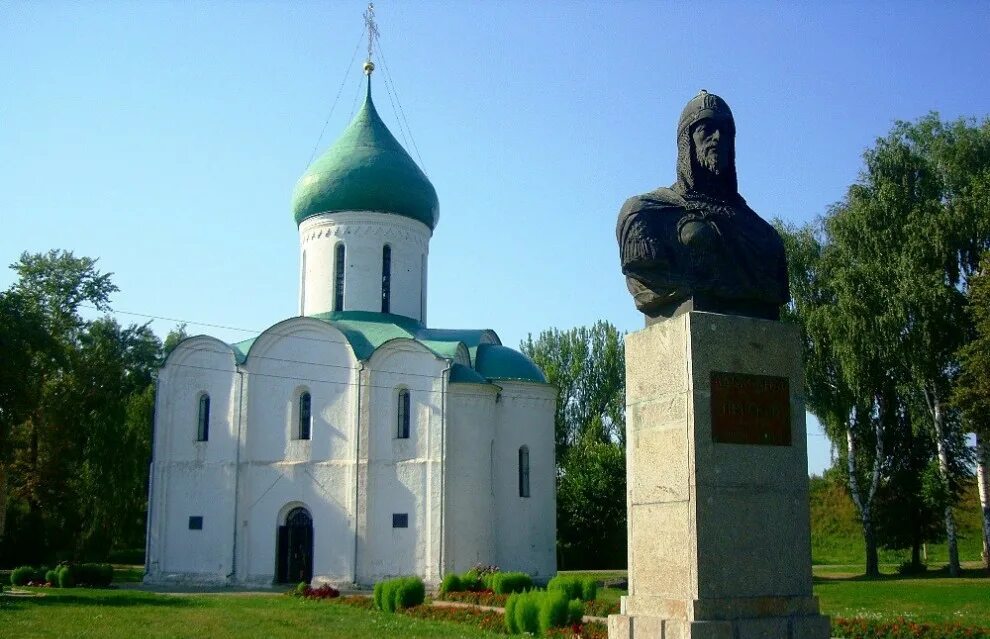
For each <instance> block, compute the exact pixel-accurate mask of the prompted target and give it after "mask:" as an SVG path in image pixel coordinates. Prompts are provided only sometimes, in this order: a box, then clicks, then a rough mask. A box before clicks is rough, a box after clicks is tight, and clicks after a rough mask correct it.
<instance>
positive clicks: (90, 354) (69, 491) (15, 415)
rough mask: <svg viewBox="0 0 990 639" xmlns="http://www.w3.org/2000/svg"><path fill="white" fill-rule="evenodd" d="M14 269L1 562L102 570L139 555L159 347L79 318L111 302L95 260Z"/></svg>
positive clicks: (4, 300) (6, 306)
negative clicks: (128, 552)
mask: <svg viewBox="0 0 990 639" xmlns="http://www.w3.org/2000/svg"><path fill="white" fill-rule="evenodd" d="M11 268H13V269H14V270H15V271H16V272H17V274H18V276H19V277H18V280H17V281H16V282H15V284H14V285H13V286H12V287H11V288H10V289H9V290H7V291H4V292H3V293H0V348H2V349H3V355H4V362H5V366H4V367H3V369H4V372H3V373H2V374H0V385H2V388H0V422H2V426H0V427H2V430H0V438H5V441H4V446H2V447H0V451H2V453H0V507H2V510H3V512H4V513H5V514H6V515H8V517H7V521H6V524H7V525H6V527H5V529H0V551H2V552H0V554H2V555H3V556H4V557H9V558H11V559H9V560H10V561H14V560H15V559H16V560H18V561H21V562H32V561H43V560H45V561H47V560H51V559H54V558H57V557H73V556H75V557H79V556H92V557H96V558H102V559H105V558H106V555H107V553H108V552H109V550H110V549H111V548H114V547H116V548H125V547H135V546H140V545H141V543H142V539H143V534H144V514H145V509H146V499H147V497H146V495H147V468H148V460H149V457H150V446H151V441H150V437H151V425H152V421H151V420H152V412H153V406H154V376H155V374H156V371H157V368H158V366H159V364H160V361H161V357H162V344H161V342H160V341H159V340H158V338H157V337H155V335H154V334H153V333H152V332H151V330H150V329H149V328H148V327H147V326H136V325H132V326H129V327H126V328H125V327H121V326H120V325H118V324H117V323H116V322H115V321H114V320H112V319H110V318H108V317H104V318H101V319H97V320H95V321H94V320H86V319H84V318H83V316H82V315H81V309H85V308H89V309H91V310H97V311H106V310H109V300H110V296H111V295H112V294H113V293H114V292H116V291H117V287H116V286H115V285H114V284H113V282H112V280H111V276H110V274H104V273H101V272H100V271H99V270H98V269H97V267H96V260H93V259H90V258H86V257H76V256H74V255H73V254H72V253H71V252H67V251H51V252H49V253H46V254H34V255H32V254H27V253H25V254H24V255H22V256H21V258H20V260H19V261H18V262H17V263H15V264H13V265H11ZM7 362H10V363H12V364H13V366H15V367H16V368H14V369H13V370H16V374H14V373H13V372H12V371H11V368H8V366H7V365H6V364H7ZM5 479H6V481H4V480H5ZM4 498H8V499H7V503H6V504H4V503H3V500H4Z"/></svg>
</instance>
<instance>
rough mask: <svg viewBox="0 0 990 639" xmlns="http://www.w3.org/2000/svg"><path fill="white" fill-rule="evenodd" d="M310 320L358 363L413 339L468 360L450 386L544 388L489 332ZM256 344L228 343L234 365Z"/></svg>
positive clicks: (386, 319) (387, 319)
mask: <svg viewBox="0 0 990 639" xmlns="http://www.w3.org/2000/svg"><path fill="white" fill-rule="evenodd" d="M309 317H311V318H312V319H316V320H320V321H323V322H326V323H327V324H330V325H331V326H333V327H334V328H336V329H337V330H339V331H340V332H341V333H343V334H344V337H345V338H346V339H347V342H348V344H350V346H351V349H352V350H353V351H354V355H355V356H356V357H357V358H358V359H360V360H364V361H367V360H368V359H370V358H371V356H372V354H373V353H374V352H375V350H376V349H377V348H378V347H380V346H382V345H383V344H385V343H386V342H389V341H391V340H393V339H411V340H415V341H417V342H419V343H420V344H422V345H423V346H425V347H426V348H428V349H429V350H430V351H432V352H433V353H435V354H436V355H437V356H438V357H443V358H445V359H453V358H454V357H455V356H456V355H457V351H458V349H459V347H460V346H461V345H463V346H464V347H465V348H466V349H467V351H468V353H469V355H470V358H471V364H472V368H469V367H466V366H463V365H462V364H454V367H453V368H452V369H451V377H450V381H451V382H453V383H457V382H463V383H475V384H478V383H487V382H489V381H491V380H500V379H501V380H524V381H531V382H539V383H544V384H545V383H546V378H545V377H544V376H543V373H542V372H541V371H540V369H539V368H538V367H537V366H536V364H534V363H533V361H532V360H531V359H529V358H528V357H526V356H525V355H523V354H522V353H519V352H517V351H514V350H512V349H511V348H508V347H507V346H502V345H501V343H499V339H498V335H496V334H495V333H494V332H493V331H489V330H449V329H434V328H427V327H425V326H423V325H422V324H420V323H419V322H418V321H416V320H414V319H412V318H411V317H405V316H403V315H393V314H391V313H373V312H370V311H339V312H332V313H318V314H316V315H310V316H309ZM256 340H257V338H256V337H255V338H251V339H247V340H244V341H242V342H237V343H236V344H231V347H232V348H233V349H234V352H235V355H236V358H237V363H239V364H243V363H244V362H245V361H247V359H248V357H249V353H250V350H251V347H252V346H253V345H254V343H255V341H256Z"/></svg>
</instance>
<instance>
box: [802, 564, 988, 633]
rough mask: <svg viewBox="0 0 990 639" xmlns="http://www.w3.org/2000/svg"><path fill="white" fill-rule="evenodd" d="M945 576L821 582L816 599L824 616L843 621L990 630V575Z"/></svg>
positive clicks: (818, 580)
mask: <svg viewBox="0 0 990 639" xmlns="http://www.w3.org/2000/svg"><path fill="white" fill-rule="evenodd" d="M940 574H941V573H929V575H925V576H922V577H916V578H903V577H896V576H893V575H891V576H887V577H884V578H882V579H880V580H866V579H863V578H862V577H860V576H857V577H817V578H816V579H815V594H816V595H818V599H819V601H820V602H821V607H822V611H823V612H824V613H826V614H829V615H833V616H837V617H867V618H869V619H884V620H892V619H894V618H896V617H905V618H907V619H911V620H913V621H921V622H957V623H961V624H964V625H967V626H977V627H981V628H987V627H990V605H987V604H988V602H990V595H988V593H990V578H988V577H987V576H986V573H982V574H977V573H975V572H973V574H972V576H965V577H959V578H955V579H949V578H945V577H942V576H940Z"/></svg>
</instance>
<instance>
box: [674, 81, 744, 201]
mask: <svg viewBox="0 0 990 639" xmlns="http://www.w3.org/2000/svg"><path fill="white" fill-rule="evenodd" d="M706 119H712V120H718V121H719V122H720V123H722V124H724V125H726V126H725V128H723V133H724V134H726V135H727V136H728V141H727V142H728V145H729V168H728V170H727V171H726V172H725V173H724V174H722V175H720V176H719V177H718V178H717V179H718V180H719V181H721V182H722V185H721V189H719V188H716V187H715V185H712V184H709V183H708V180H709V178H708V174H707V173H702V169H701V167H700V166H698V163H697V161H696V160H695V159H694V149H693V148H692V147H693V145H694V143H693V141H692V140H691V129H692V128H693V127H694V125H695V124H697V123H698V122H701V121H702V120H706ZM672 188H673V190H674V191H676V192H678V193H679V194H681V195H688V194H692V193H701V194H705V195H713V194H714V192H715V191H719V190H721V191H722V194H723V195H728V194H732V195H734V196H735V197H738V196H739V186H738V183H737V182H736V124H735V120H734V119H733V118H732V111H730V110H729V105H728V104H726V102H725V100H723V99H722V98H720V97H718V96H717V95H715V94H714V93H709V92H708V91H705V90H704V89H702V90H701V92H700V93H699V94H698V95H696V96H694V97H693V98H691V100H690V101H688V103H687V105H686V106H685V107H684V110H683V111H682V112H681V118H680V120H679V121H678V123H677V182H676V183H674V185H673V187H672Z"/></svg>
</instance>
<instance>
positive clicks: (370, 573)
mask: <svg viewBox="0 0 990 639" xmlns="http://www.w3.org/2000/svg"><path fill="white" fill-rule="evenodd" d="M447 366H448V364H447V362H446V361H445V360H443V359H440V358H437V357H436V355H434V354H433V353H432V352H430V351H429V350H427V349H426V348H425V347H424V346H422V345H421V344H419V343H417V342H415V341H412V340H405V339H400V340H394V341H392V342H389V343H388V344H385V345H383V346H381V347H379V349H378V350H377V351H375V353H374V355H373V356H372V357H371V359H370V360H369V361H368V363H367V380H368V384H367V394H366V401H367V406H366V407H365V406H363V408H365V409H366V414H367V420H365V423H366V424H367V437H366V440H363V441H362V446H361V455H362V457H363V458H364V459H365V460H366V477H367V480H366V481H367V484H366V485H367V491H366V493H365V494H363V495H362V497H363V498H364V500H365V501H364V503H363V512H362V514H361V515H359V517H362V518H363V521H362V522H361V524H360V525H362V534H360V535H359V550H358V581H359V583H362V584H372V583H375V582H377V581H379V580H381V579H383V578H386V577H391V576H396V575H412V574H415V575H421V576H422V577H423V578H424V579H425V580H426V581H428V582H431V583H435V582H437V581H438V580H439V573H440V569H439V560H440V553H439V549H440V495H441V492H440V488H441V485H440V479H441V475H440V472H441V444H442V442H441V434H442V419H443V386H444V381H443V380H444V371H445V369H446V368H447ZM403 388H404V389H407V390H408V391H409V394H410V412H411V418H410V433H409V438H408V439H399V438H398V437H397V435H398V421H397V420H398V418H397V406H398V394H399V390H400V389H403ZM361 510H362V509H361V507H360V506H359V512H361ZM403 513H404V514H407V515H408V519H409V527H408V528H393V527H392V515H393V514H403Z"/></svg>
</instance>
